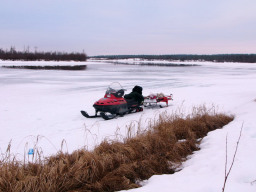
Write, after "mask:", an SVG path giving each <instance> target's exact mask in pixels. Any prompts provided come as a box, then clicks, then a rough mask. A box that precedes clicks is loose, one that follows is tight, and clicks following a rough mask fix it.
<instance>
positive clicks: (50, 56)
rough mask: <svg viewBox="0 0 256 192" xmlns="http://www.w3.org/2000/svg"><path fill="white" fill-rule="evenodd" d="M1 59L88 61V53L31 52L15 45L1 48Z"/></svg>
mask: <svg viewBox="0 0 256 192" xmlns="http://www.w3.org/2000/svg"><path fill="white" fill-rule="evenodd" d="M0 60H12V61H15V60H23V61H40V60H44V61H86V60H87V55H86V54H85V53H84V52H82V53H77V52H76V53H74V52H72V53H67V52H57V51H53V52H43V51H40V52H39V51H36V50H35V51H34V52H30V51H29V49H26V50H24V51H17V50H16V49H15V48H14V47H11V48H10V49H9V50H3V49H1V48H0Z"/></svg>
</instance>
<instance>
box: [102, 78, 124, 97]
mask: <svg viewBox="0 0 256 192" xmlns="http://www.w3.org/2000/svg"><path fill="white" fill-rule="evenodd" d="M124 91H125V89H123V87H122V86H121V85H120V83H118V82H114V83H112V84H110V85H109V87H108V89H107V91H106V94H107V95H110V94H113V95H115V96H116V94H118V97H120V96H121V97H122V96H123V94H124ZM121 93H122V94H121Z"/></svg>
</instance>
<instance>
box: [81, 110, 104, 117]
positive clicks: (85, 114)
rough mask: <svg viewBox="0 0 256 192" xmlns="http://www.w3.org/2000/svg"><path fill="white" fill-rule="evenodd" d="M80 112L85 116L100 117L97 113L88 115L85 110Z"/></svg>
mask: <svg viewBox="0 0 256 192" xmlns="http://www.w3.org/2000/svg"><path fill="white" fill-rule="evenodd" d="M81 114H82V115H83V116H84V117H86V118H96V117H100V116H99V115H89V114H88V113H87V112H86V111H81Z"/></svg>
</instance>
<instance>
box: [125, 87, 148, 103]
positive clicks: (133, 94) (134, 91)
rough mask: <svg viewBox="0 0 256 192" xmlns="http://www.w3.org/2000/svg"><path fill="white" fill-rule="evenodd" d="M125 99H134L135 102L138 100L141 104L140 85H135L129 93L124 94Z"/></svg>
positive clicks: (142, 99) (142, 98)
mask: <svg viewBox="0 0 256 192" xmlns="http://www.w3.org/2000/svg"><path fill="white" fill-rule="evenodd" d="M124 98H125V99H128V100H134V101H136V102H138V103H139V104H140V105H141V104H142V102H143V101H144V97H143V95H142V87H141V86H138V85H136V86H135V87H134V88H133V89H132V92H131V93H129V94H126V95H125V96H124Z"/></svg>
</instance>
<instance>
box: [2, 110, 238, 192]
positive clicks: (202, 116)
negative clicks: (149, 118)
mask: <svg viewBox="0 0 256 192" xmlns="http://www.w3.org/2000/svg"><path fill="white" fill-rule="evenodd" d="M211 113H212V112H211ZM233 118H234V117H233V116H227V115H225V114H217V113H215V112H213V113H212V114H210V113H209V112H208V111H207V110H206V108H205V107H201V108H197V109H195V110H194V112H193V114H191V115H190V116H187V117H185V118H184V117H181V116H179V115H167V114H162V115H160V117H159V119H158V120H157V121H154V122H151V123H150V125H149V127H148V129H147V131H140V132H138V133H137V134H136V136H134V137H131V136H130V137H127V138H126V139H124V141H123V142H117V141H103V142H102V143H101V144H100V145H99V146H97V147H96V148H95V149H94V150H93V151H86V150H77V151H75V152H73V153H72V154H65V153H62V152H60V153H59V154H57V155H56V156H51V157H49V158H47V159H45V160H44V161H41V160H40V161H36V163H28V164H24V163H20V162H18V161H16V160H14V159H13V160H10V158H9V159H8V158H6V159H3V160H2V161H0V191H38V192H39V191H40V192H41V191H44V192H45V191H49V192H50V191H63V192H64V191H117V190H123V189H131V188H136V187H139V186H140V185H139V182H138V181H141V180H144V179H148V178H149V177H151V176H152V175H154V174H170V173H174V172H175V167H177V165H179V164H181V163H182V162H183V161H184V160H186V157H187V156H188V155H190V154H192V153H193V151H195V150H198V149H199V148H198V144H199V142H198V140H199V139H200V138H202V137H204V136H205V135H207V133H208V132H209V131H212V130H215V129H218V128H221V127H223V126H224V125H226V124H228V123H229V122H230V121H232V120H233Z"/></svg>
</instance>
